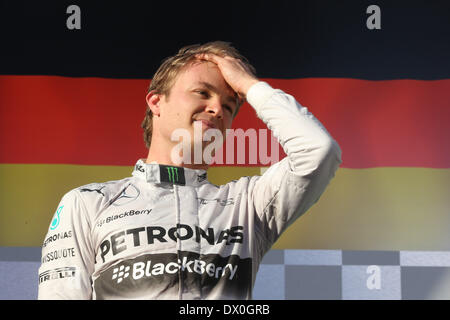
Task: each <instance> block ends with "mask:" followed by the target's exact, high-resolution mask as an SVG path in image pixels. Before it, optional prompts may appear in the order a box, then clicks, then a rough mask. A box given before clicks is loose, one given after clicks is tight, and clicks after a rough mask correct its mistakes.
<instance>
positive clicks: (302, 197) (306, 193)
mask: <svg viewBox="0 0 450 320" xmlns="http://www.w3.org/2000/svg"><path fill="white" fill-rule="evenodd" d="M247 100H248V102H249V103H250V105H252V107H253V108H254V109H255V111H256V113H257V115H258V117H259V118H260V119H261V120H263V121H264V123H266V125H267V127H268V128H269V129H271V130H272V131H273V134H274V136H275V137H276V138H277V139H278V141H279V142H280V144H281V146H282V147H283V149H284V151H285V153H286V154H287V157H286V158H285V159H283V160H282V161H280V162H278V163H276V164H274V165H272V166H271V167H270V168H269V169H268V170H267V171H266V172H265V173H264V174H263V175H262V176H261V177H260V178H259V179H258V180H257V181H256V182H255V184H254V187H253V189H252V191H251V197H252V203H253V206H254V209H255V212H256V215H257V219H256V221H255V222H256V225H255V227H256V229H257V230H255V231H256V233H257V234H258V235H259V237H258V238H259V240H260V242H261V243H260V246H259V247H260V249H261V250H262V251H263V252H261V254H263V253H264V252H265V251H267V250H268V249H270V247H271V245H272V244H273V243H274V242H275V241H276V240H277V238H278V237H279V236H280V235H281V233H282V232H283V231H284V230H285V229H286V228H287V227H288V226H289V225H290V224H291V223H292V222H294V221H295V219H297V218H298V217H300V216H301V215H302V214H303V213H305V212H306V211H307V210H308V209H309V208H310V207H311V206H312V205H313V204H314V203H316V202H317V201H318V200H319V198H320V196H321V195H322V193H323V192H324V190H325V188H326V186H327V185H328V183H329V182H330V180H331V179H332V178H333V177H334V175H335V172H336V170H337V169H338V167H339V165H340V163H341V162H342V160H341V149H340V148H339V145H338V144H337V142H336V141H335V140H334V139H333V138H332V137H331V136H330V135H329V133H328V132H327V130H326V129H325V128H324V127H323V125H322V124H321V123H320V122H319V121H318V120H317V119H316V118H315V117H314V116H313V115H312V114H311V113H310V112H309V111H308V110H307V108H306V107H303V106H301V105H300V104H299V103H298V102H297V101H296V100H295V98H294V97H293V96H291V95H289V94H286V93H284V92H283V91H281V90H276V89H273V88H272V87H270V86H269V85H268V84H267V83H265V82H259V83H257V84H254V85H253V86H252V87H251V88H250V89H249V90H248V92H247Z"/></svg>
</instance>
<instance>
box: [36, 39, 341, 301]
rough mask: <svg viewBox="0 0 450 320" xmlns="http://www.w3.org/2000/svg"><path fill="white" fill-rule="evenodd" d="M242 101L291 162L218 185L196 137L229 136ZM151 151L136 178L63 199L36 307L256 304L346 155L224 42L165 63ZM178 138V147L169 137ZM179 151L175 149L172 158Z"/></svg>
mask: <svg viewBox="0 0 450 320" xmlns="http://www.w3.org/2000/svg"><path fill="white" fill-rule="evenodd" d="M245 99H246V100H247V101H248V102H249V104H250V105H251V106H252V107H253V108H254V109H255V111H256V113H257V115H258V117H259V118H260V119H262V120H263V121H264V122H265V123H266V124H267V126H268V128H269V129H271V130H273V132H274V135H275V136H276V137H277V138H278V140H279V142H280V144H281V146H282V147H283V148H284V150H285V153H286V154H287V157H286V158H285V159H283V160H281V161H280V162H278V163H276V164H274V165H272V166H271V167H270V168H269V169H268V170H267V171H266V172H265V173H264V174H263V175H262V176H253V177H242V178H241V179H239V180H236V181H232V182H229V183H228V184H225V185H222V186H215V185H213V184H211V183H210V182H209V181H208V179H207V175H206V173H207V172H206V169H207V167H208V163H207V162H206V161H205V160H204V159H201V161H198V159H197V161H194V160H195V159H194V157H193V156H192V153H190V152H189V151H193V150H194V149H195V148H196V144H198V143H200V145H201V147H205V146H207V145H208V143H205V142H204V141H203V140H201V141H198V139H195V131H196V130H198V129H201V132H202V134H205V133H206V132H208V130H218V131H219V132H221V133H225V132H226V129H228V128H230V127H231V123H232V120H233V117H234V116H235V115H236V113H237V110H238V108H239V107H240V105H241V104H242V103H243V101H244V100H245ZM146 101H147V105H148V110H147V113H146V117H145V120H144V122H143V124H142V126H143V128H144V138H145V140H146V143H147V146H148V147H149V153H148V158H147V159H146V160H143V159H139V160H138V162H137V164H136V166H135V168H134V171H133V174H132V177H128V178H125V179H123V180H119V181H110V182H106V183H94V184H89V185H86V186H82V187H80V188H76V189H74V190H71V191H70V192H68V193H67V194H66V195H65V196H64V197H63V198H62V200H61V203H60V205H59V206H58V209H57V211H56V213H55V216H54V218H53V220H52V222H51V224H50V228H49V231H48V234H47V236H46V238H45V239H46V240H45V242H44V246H43V250H42V256H43V258H42V265H41V267H40V270H39V273H40V274H39V298H40V299H54V298H67V299H251V297H252V288H253V285H254V282H255V278H256V273H257V270H258V267H259V264H260V262H261V260H262V258H263V256H264V254H265V253H266V252H267V251H268V250H269V249H270V248H271V246H272V244H273V243H274V242H275V241H276V240H277V239H278V237H279V236H280V235H281V233H282V232H283V231H284V230H285V229H286V228H287V227H288V226H289V225H290V224H291V223H292V222H293V221H294V220H295V219H297V218H298V217H299V216H300V215H302V214H303V213H304V212H306V211H307V210H308V209H309V208H310V207H311V206H312V205H313V204H314V203H315V202H317V201H318V199H319V197H320V196H321V194H322V193H323V191H324V189H325V187H326V186H327V185H328V183H329V181H330V180H331V179H332V177H333V176H334V174H335V171H336V170H337V168H338V166H339V164H340V163H341V150H340V148H339V146H338V145H337V143H336V142H335V141H334V140H333V138H331V137H330V135H329V133H328V132H327V131H326V129H325V128H324V127H323V126H322V125H321V124H320V122H319V121H318V120H317V119H316V118H315V117H314V116H313V115H312V114H311V113H309V112H308V110H307V109H306V108H305V107H302V106H301V105H300V104H299V103H298V102H297V101H296V100H295V99H294V97H292V96H291V95H288V94H286V93H284V92H283V91H281V90H276V89H273V88H272V87H270V86H269V85H268V84H267V83H265V82H262V81H259V80H258V79H257V78H256V76H255V75H254V72H253V68H252V67H251V65H250V64H249V63H248V62H247V61H246V60H245V58H243V57H242V56H240V54H239V53H238V52H237V50H236V49H234V48H233V47H231V46H230V45H229V44H227V43H224V42H212V43H207V44H205V45H202V46H200V45H195V46H189V47H186V48H183V49H181V50H180V51H179V53H178V54H177V55H175V56H174V57H170V58H168V59H167V60H166V61H164V62H163V64H162V65H161V67H160V68H159V70H158V71H157V72H156V74H155V76H154V77H153V80H152V83H151V86H150V90H149V93H148V95H147V97H146ZM179 129H180V130H183V131H184V132H187V133H189V134H188V135H187V136H186V135H185V136H184V139H183V141H182V144H183V145H184V146H186V145H187V146H188V148H181V149H176V148H177V145H178V144H179V141H174V139H173V132H174V131H175V130H179ZM174 149H176V151H175V152H173V150H174Z"/></svg>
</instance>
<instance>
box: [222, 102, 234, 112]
mask: <svg viewBox="0 0 450 320" xmlns="http://www.w3.org/2000/svg"><path fill="white" fill-rule="evenodd" d="M223 107H224V108H225V109H226V110H228V112H229V113H230V114H233V109H232V108H231V107H230V106H229V105H227V104H225V105H224V106H223Z"/></svg>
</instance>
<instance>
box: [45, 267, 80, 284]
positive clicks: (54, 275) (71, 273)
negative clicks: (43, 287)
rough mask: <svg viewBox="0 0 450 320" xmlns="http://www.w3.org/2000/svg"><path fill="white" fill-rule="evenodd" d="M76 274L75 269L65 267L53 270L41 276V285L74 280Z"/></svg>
mask: <svg viewBox="0 0 450 320" xmlns="http://www.w3.org/2000/svg"><path fill="white" fill-rule="evenodd" d="M75 274H76V268H75V267H64V268H57V269H53V270H47V271H44V272H42V273H40V274H39V283H42V282H45V281H49V280H55V279H64V278H73V277H75Z"/></svg>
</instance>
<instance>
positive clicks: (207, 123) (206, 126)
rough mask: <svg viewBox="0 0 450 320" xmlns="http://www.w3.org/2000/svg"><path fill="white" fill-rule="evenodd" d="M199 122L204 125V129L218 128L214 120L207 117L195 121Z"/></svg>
mask: <svg viewBox="0 0 450 320" xmlns="http://www.w3.org/2000/svg"><path fill="white" fill-rule="evenodd" d="M197 122H198V123H200V124H201V125H202V129H216V125H215V124H214V123H213V122H212V121H209V120H205V119H197V120H195V121H194V123H197Z"/></svg>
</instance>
